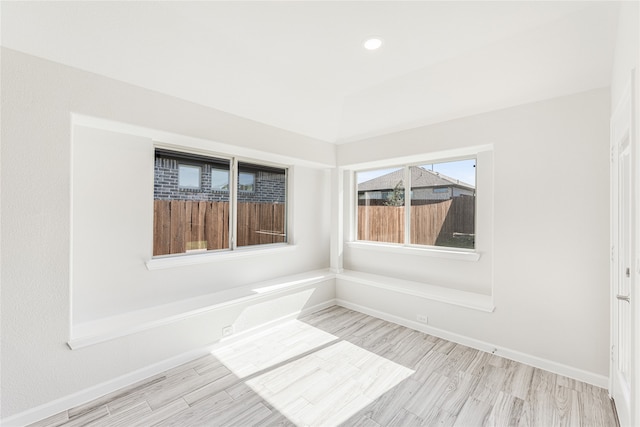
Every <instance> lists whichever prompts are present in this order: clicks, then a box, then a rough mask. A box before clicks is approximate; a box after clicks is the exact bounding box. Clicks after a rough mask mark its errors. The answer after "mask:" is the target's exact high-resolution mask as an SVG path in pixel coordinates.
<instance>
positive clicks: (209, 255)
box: [146, 144, 294, 270]
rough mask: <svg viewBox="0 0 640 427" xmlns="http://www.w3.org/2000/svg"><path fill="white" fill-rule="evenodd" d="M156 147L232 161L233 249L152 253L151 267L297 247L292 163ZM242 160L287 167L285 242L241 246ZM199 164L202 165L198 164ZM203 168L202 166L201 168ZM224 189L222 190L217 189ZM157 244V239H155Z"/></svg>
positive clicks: (230, 235)
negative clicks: (291, 178)
mask: <svg viewBox="0 0 640 427" xmlns="http://www.w3.org/2000/svg"><path fill="white" fill-rule="evenodd" d="M156 149H161V150H163V151H167V152H171V151H174V152H176V153H178V154H179V153H185V154H195V155H198V156H202V157H210V158H212V159H218V160H228V161H229V248H225V249H215V250H209V251H206V252H194V253H188V252H185V253H178V254H165V255H156V256H152V258H151V259H150V260H148V261H147V262H146V266H147V269H149V270H156V269H163V268H170V267H175V266H182V265H192V264H200V263H206V262H214V261H222V260H228V259H231V258H236V257H238V256H251V255H262V254H266V253H268V252H272V251H278V252H279V251H281V250H284V249H285V248H289V247H293V246H294V245H293V242H292V237H291V227H292V224H291V223H292V221H291V212H292V209H293V208H292V203H291V193H292V192H291V185H290V182H289V180H290V176H291V168H292V166H290V165H283V164H280V163H274V162H269V161H263V160H260V159H253V158H246V157H240V156H232V155H229V154H223V153H214V152H208V151H203V150H197V149H193V150H192V149H189V148H182V147H176V146H173V145H170V146H166V145H164V144H155V145H154V153H155V150H156ZM238 163H249V164H252V165H255V166H258V167H259V166H265V167H271V168H278V169H283V170H284V173H285V218H284V221H285V224H284V234H285V242H281V243H265V244H258V245H248V246H237V222H238V209H237V203H238V192H240V191H241V190H239V189H238V185H237V183H238V176H237V175H238V174H237V173H236V171H238ZM180 165H186V166H193V165H189V164H186V163H184V164H179V166H180ZM194 167H199V166H194ZM200 169H202V168H201V167H200ZM200 173H201V175H200V187H199V188H201V187H202V170H201V171H200ZM255 181H256V179H255V174H254V190H253V191H255V185H256V184H255ZM179 188H180V189H185V188H190V189H191V188H194V187H182V186H179ZM213 191H220V190H213ZM151 244H153V241H152V242H151Z"/></svg>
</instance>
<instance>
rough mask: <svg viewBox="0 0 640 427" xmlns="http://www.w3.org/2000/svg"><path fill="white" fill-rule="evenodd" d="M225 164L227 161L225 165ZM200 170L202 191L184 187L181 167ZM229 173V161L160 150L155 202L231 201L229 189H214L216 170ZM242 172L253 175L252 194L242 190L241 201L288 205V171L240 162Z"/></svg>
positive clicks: (158, 152) (240, 193)
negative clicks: (193, 167)
mask: <svg viewBox="0 0 640 427" xmlns="http://www.w3.org/2000/svg"><path fill="white" fill-rule="evenodd" d="M223 162H226V164H224V163H223ZM180 165H188V166H197V167H199V168H200V186H199V188H187V187H180V185H179V182H178V180H179V177H178V174H179V172H178V171H179V166H180ZM216 166H218V168H219V169H223V170H228V168H229V165H228V161H217V159H213V158H207V157H204V156H198V155H190V154H183V153H176V152H170V151H165V150H156V155H155V165H154V181H153V182H154V186H153V198H154V200H198V201H209V202H228V201H229V191H228V189H216V188H212V185H211V181H212V179H211V177H212V170H214V169H217V168H216ZM239 168H240V172H241V173H243V174H252V175H253V189H252V190H251V191H245V190H238V202H240V203H242V202H254V203H285V197H286V175H285V170H284V169H275V168H269V167H261V166H257V165H249V164H242V163H240V167H239Z"/></svg>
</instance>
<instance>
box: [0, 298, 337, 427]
mask: <svg viewBox="0 0 640 427" xmlns="http://www.w3.org/2000/svg"><path fill="white" fill-rule="evenodd" d="M334 305H336V300H335V299H330V300H327V301H325V302H322V303H320V304H316V305H314V306H312V307H307V308H305V309H303V310H300V311H298V312H294V313H291V314H288V315H286V316H282V317H279V318H277V319H274V320H271V321H269V322H267V323H264V324H262V325H260V326H257V327H255V328H251V329H247V330H245V331H242V332H238V333H237V334H234V335H232V336H230V337H226V338H223V339H221V340H220V341H217V342H215V343H214V344H211V345H209V346H207V347H204V348H199V349H195V350H192V351H189V352H186V353H183V354H179V355H177V356H174V357H171V358H169V359H166V360H163V361H160V362H158V363H154V364H153V365H149V366H145V367H144V368H141V369H138V370H136V371H133V372H130V373H128V374H125V375H122V376H120V377H118V378H114V379H112V380H109V381H105V382H103V383H101V384H97V385H95V386H93V387H89V388H86V389H84V390H80V391H78V392H76V393H73V394H70V395H68V396H65V397H61V398H59V399H56V400H54V401H51V402H48V403H45V404H43V405H40V406H37V407H35V408H33V409H29V410H27V411H24V412H21V413H18V414H15V415H12V416H10V417H8V418H5V419H3V420H0V426H3V427H22V426H25V425H28V424H32V423H34V422H36V421H40V420H43V419H45V418H47V417H50V416H52V415H55V414H58V413H60V412H62V411H66V410H67V409H70V408H74V407H76V406H79V405H82V404H85V403H87V402H90V401H92V400H94V399H97V398H99V397H101V396H104V395H106V394H109V393H112V392H114V391H116V390H119V389H121V388H124V387H127V386H130V385H132V384H134V383H136V382H138V381H142V380H144V379H146V378H149V377H152V376H154V375H158V374H161V373H162V372H164V371H167V370H169V369H172V368H175V367H176V366H180V365H182V364H184V363H187V362H190V361H192V360H194V359H197V358H198V357H202V356H204V355H206V354H207V353H211V352H212V351H213V350H215V349H217V348H220V347H223V346H226V345H229V344H231V343H234V342H238V341H242V340H245V339H248V338H249V339H250V337H251V336H253V335H254V334H256V333H258V332H261V331H264V330H266V329H269V328H273V327H274V326H277V325H280V324H282V323H285V322H288V321H290V320H294V319H296V318H299V317H302V316H306V315H307V314H311V313H314V312H316V311H320V310H324V309H325V308H328V307H332V306H334Z"/></svg>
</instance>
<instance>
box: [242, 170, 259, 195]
mask: <svg viewBox="0 0 640 427" xmlns="http://www.w3.org/2000/svg"><path fill="white" fill-rule="evenodd" d="M255 183H256V176H255V175H254V174H252V173H249V172H240V173H239V174H238V190H239V191H254V186H255Z"/></svg>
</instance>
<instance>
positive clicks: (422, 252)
mask: <svg viewBox="0 0 640 427" xmlns="http://www.w3.org/2000/svg"><path fill="white" fill-rule="evenodd" d="M346 245H347V247H349V248H355V249H365V250H370V251H378V252H387V253H397V254H403V255H419V256H429V257H437V258H448V259H455V260H460V261H472V262H475V261H478V260H479V259H480V253H479V252H474V251H470V250H464V249H439V248H438V249H436V248H435V247H428V248H419V247H415V246H402V245H393V244H388V243H371V242H346Z"/></svg>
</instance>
